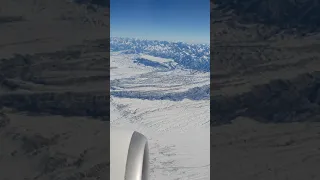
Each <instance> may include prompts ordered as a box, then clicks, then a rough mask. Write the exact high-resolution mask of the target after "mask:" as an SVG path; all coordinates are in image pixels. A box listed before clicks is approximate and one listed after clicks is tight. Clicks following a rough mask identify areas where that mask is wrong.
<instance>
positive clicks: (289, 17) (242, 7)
mask: <svg viewBox="0 0 320 180" xmlns="http://www.w3.org/2000/svg"><path fill="white" fill-rule="evenodd" d="M214 4H215V5H214V6H215V7H214V11H221V12H224V13H229V14H230V13H231V14H233V15H234V17H235V18H237V19H238V20H239V21H241V22H242V23H261V24H265V25H271V26H277V27H280V28H282V29H288V28H289V29H290V28H297V29H299V30H304V31H308V32H314V31H317V30H319V25H320V11H319V9H320V1H319V0H241V1H240V0H216V1H214Z"/></svg>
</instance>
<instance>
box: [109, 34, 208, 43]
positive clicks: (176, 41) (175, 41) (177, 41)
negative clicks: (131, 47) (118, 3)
mask: <svg viewBox="0 0 320 180" xmlns="http://www.w3.org/2000/svg"><path fill="white" fill-rule="evenodd" d="M110 38H124V39H139V40H147V41H166V42H172V43H186V44H194V45H200V44H202V45H203V44H204V45H210V40H209V42H206V43H205V42H201V43H200V42H199V43H196V42H187V41H181V40H159V39H148V38H138V37H120V36H110Z"/></svg>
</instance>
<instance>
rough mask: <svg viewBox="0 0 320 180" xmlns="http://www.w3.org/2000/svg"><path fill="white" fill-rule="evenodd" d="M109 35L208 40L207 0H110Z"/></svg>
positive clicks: (208, 11)
mask: <svg viewBox="0 0 320 180" xmlns="http://www.w3.org/2000/svg"><path fill="white" fill-rule="evenodd" d="M110 6H111V7H110V11H111V16H110V26H111V37H128V38H138V39H147V40H164V41H172V42H186V43H197V44H199V43H204V44H209V43H210V1H209V0H161V1H155V0H111V2H110Z"/></svg>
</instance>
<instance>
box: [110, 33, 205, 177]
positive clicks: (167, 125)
mask: <svg viewBox="0 0 320 180" xmlns="http://www.w3.org/2000/svg"><path fill="white" fill-rule="evenodd" d="M111 50H112V51H113V52H111V53H110V66H111V67H110V88H111V89H110V91H111V97H110V110H111V113H110V123H111V126H112V127H121V128H125V129H131V130H136V131H138V132H141V133H143V134H144V135H145V136H146V137H147V138H148V140H149V148H150V176H151V177H150V178H151V180H178V179H189V180H209V179H210V158H209V157H210V143H209V140H210V123H209V122H210V72H208V70H209V47H208V46H206V45H192V44H186V43H171V42H166V41H150V40H137V39H128V38H112V39H111ZM186 57H189V60H188V58H186Z"/></svg>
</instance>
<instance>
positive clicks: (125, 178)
mask: <svg viewBox="0 0 320 180" xmlns="http://www.w3.org/2000/svg"><path fill="white" fill-rule="evenodd" d="M110 132H111V134H110V135H111V139H110V179H111V180H148V179H149V148H148V141H147V138H146V137H145V136H144V135H142V134H141V133H138V132H136V131H128V130H124V129H118V128H111V130H110Z"/></svg>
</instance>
